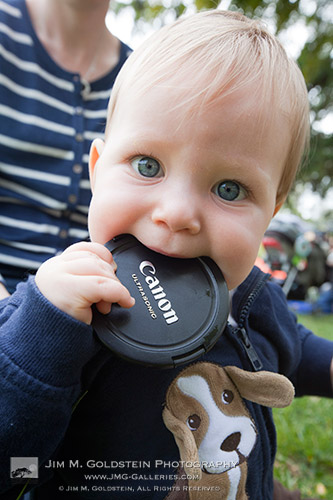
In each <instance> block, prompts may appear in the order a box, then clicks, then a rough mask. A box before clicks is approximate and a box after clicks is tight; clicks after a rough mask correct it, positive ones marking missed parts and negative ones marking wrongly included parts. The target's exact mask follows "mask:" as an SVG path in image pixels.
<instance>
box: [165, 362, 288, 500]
mask: <svg viewBox="0 0 333 500" xmlns="http://www.w3.org/2000/svg"><path fill="white" fill-rule="evenodd" d="M293 397H294V388H293V385H292V384H291V382H289V380H288V379H287V378H286V377H284V376H282V375H278V374H276V373H271V372H267V371H260V372H248V371H245V370H242V369H240V368H237V367H235V366H226V367H221V366H219V365H215V364H212V363H206V362H201V363H196V364H193V365H190V366H189V367H187V368H185V369H184V370H183V371H182V372H181V373H180V374H179V375H178V376H177V377H176V378H175V380H174V381H173V382H172V383H171V385H170V387H169V389H168V391H167V395H166V405H165V408H164V410H163V420H164V423H165V425H166V427H167V428H168V429H169V430H170V431H171V432H172V434H173V436H174V439H175V441H176V443H177V446H178V449H179V453H180V463H181V464H182V465H183V470H181V471H180V472H183V473H185V475H187V479H186V481H185V483H184V481H183V482H182V481H178V482H177V486H178V487H177V488H175V489H174V490H173V492H171V493H170V494H169V495H168V497H167V498H168V500H173V499H189V500H201V499H204V498H205V499H209V500H215V499H216V500H217V499H219V500H246V499H247V498H248V497H247V494H246V490H245V485H246V478H247V458H248V457H249V455H250V453H251V451H252V449H253V447H254V445H255V442H256V438H257V431H256V427H255V424H254V422H253V420H252V418H251V416H250V413H249V412H248V410H247V408H246V406H245V403H244V401H243V399H242V398H245V399H247V400H249V401H252V402H254V403H258V404H260V405H263V406H269V407H285V406H288V405H289V404H290V403H291V402H292V400H293ZM180 476H184V474H181V473H180ZM185 486H186V487H185Z"/></svg>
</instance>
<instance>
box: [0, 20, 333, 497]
mask: <svg viewBox="0 0 333 500" xmlns="http://www.w3.org/2000/svg"><path fill="white" fill-rule="evenodd" d="M308 136H309V119H308V100H307V91H306V86H305V83H304V79H303V77H302V75H301V72H300V71H299V69H298V67H297V66H296V64H295V63H294V62H293V61H291V60H290V59H288V57H287V55H286V53H285V51H284V49H283V48H282V46H281V45H280V43H279V42H278V40H277V39H276V38H275V37H273V36H272V35H270V34H269V32H268V31H267V30H266V28H265V27H263V26H262V25H261V24H260V23H259V22H257V21H252V20H249V19H248V18H246V17H244V16H241V15H240V14H236V13H231V12H224V11H219V10H212V11H208V12H203V13H200V14H195V15H194V16H191V17H188V18H183V19H180V20H178V21H177V22H175V23H174V24H172V25H170V26H166V27H164V28H163V29H161V30H160V31H158V32H157V33H155V34H154V35H153V36H152V37H151V38H150V39H149V40H148V41H146V42H145V43H143V44H142V46H141V47H140V48H139V49H137V50H136V51H134V53H133V54H132V55H131V56H130V57H129V59H128V60H127V62H126V63H125V65H124V67H123V69H122V70H121V72H120V73H119V76H118V78H117V80H116V83H115V86H114V88H113V91H112V96H111V100H110V105H109V112H108V123H107V128H106V134H105V142H103V141H102V140H100V139H97V140H95V141H94V143H93V144H92V148H91V156H90V177H91V186H92V192H93V197H92V202H91V206H90V212H89V232H90V237H91V242H82V243H78V244H75V245H73V246H72V247H70V248H68V249H67V250H66V251H65V252H64V253H63V254H62V255H59V256H57V257H55V258H53V259H50V260H49V261H47V262H45V263H44V264H43V265H42V266H41V267H40V269H39V270H38V272H37V275H36V277H35V280H34V279H33V278H32V277H31V278H30V279H29V280H28V282H27V283H24V284H21V285H20V286H19V287H18V289H17V291H16V292H15V293H14V294H13V296H12V297H11V298H10V299H6V300H5V301H3V302H2V303H3V306H2V310H1V317H0V319H1V325H2V326H1V336H0V338H2V343H1V344H0V346H1V352H2V353H3V356H4V360H5V361H6V363H7V364H6V370H7V371H8V377H9V374H10V377H11V378H10V379H9V378H7V382H3V384H4V388H3V391H4V392H2V394H5V395H6V399H5V400H4V403H3V405H2V406H1V407H2V408H7V410H8V411H7V416H6V422H7V427H6V431H7V433H5V432H4V431H3V429H4V425H5V424H4V423H3V424H1V426H2V433H1V436H0V437H1V442H2V443H5V445H4V449H5V454H6V457H7V459H8V457H10V456H38V457H39V461H40V464H41V466H40V471H39V475H40V484H39V486H38V487H37V491H38V499H45V500H46V499H47V500H49V499H53V498H55V499H61V498H64V499H67V498H72V497H73V498H74V496H75V498H88V499H90V498H91V499H92V498H98V500H99V499H103V498H117V499H118V498H137V499H141V498H142V499H143V498H150V499H162V498H165V497H166V496H167V495H168V499H173V498H179V499H181V498H191V499H201V498H205V499H206V498H207V499H215V498H216V499H217V498H218V499H228V500H232V499H234V500H236V498H237V499H245V498H249V499H252V500H268V499H272V498H273V479H272V475H273V462H274V454H275V449H276V443H275V433H274V424H273V420H272V414H271V410H270V408H268V407H269V406H283V405H285V404H289V403H290V387H291V384H290V382H289V381H288V380H287V378H289V379H290V380H291V381H292V382H293V384H294V385H295V387H296V393H297V394H298V395H303V394H318V395H322V396H330V395H331V394H332V389H331V385H330V371H329V370H330V363H331V358H332V354H333V344H332V343H330V342H328V341H326V340H323V339H320V338H317V337H315V336H314V335H313V334H312V333H311V332H309V331H308V330H306V329H305V328H304V327H302V326H301V325H297V323H296V320H295V318H294V316H293V315H292V314H291V313H289V311H288V308H287V304H286V301H285V298H284V296H283V293H282V292H281V290H280V288H279V287H278V286H276V285H274V284H272V283H269V282H268V280H267V276H266V275H263V274H262V273H261V272H260V271H259V270H258V269H257V268H254V269H253V264H254V261H255V258H256V256H257V252H258V249H259V245H260V242H261V240H262V237H263V235H264V232H265V230H266V228H267V226H268V224H269V222H270V220H271V218H272V217H273V216H274V214H275V213H276V212H277V211H278V210H279V209H280V207H281V206H282V204H283V202H284V200H285V198H286V196H287V194H288V192H289V189H290V187H291V185H292V182H293V180H294V178H295V175H296V172H297V169H298V167H299V165H300V163H301V160H302V157H303V155H304V152H305V150H306V148H307V143H308ZM121 234H131V235H133V236H135V237H136V238H137V239H138V240H139V241H140V242H141V243H143V244H144V245H145V246H147V247H148V248H150V249H152V250H154V251H156V252H159V253H162V254H165V255H168V256H170V257H177V258H192V257H199V256H208V257H210V258H211V259H213V260H214V261H215V262H216V264H217V265H218V266H219V268H220V269H221V271H222V273H223V275H224V278H225V280H226V282H227V285H228V288H229V289H230V290H234V292H233V304H232V316H233V322H234V323H235V324H236V325H237V326H234V327H232V326H231V325H228V326H227V328H226V330H225V332H224V334H223V335H222V337H221V338H220V340H219V341H218V342H217V343H216V345H215V346H214V348H213V349H212V350H211V351H210V352H209V353H206V354H205V355H203V356H202V357H201V358H200V359H199V361H198V362H197V363H194V364H192V365H191V366H185V367H183V368H184V369H183V371H181V370H182V368H175V369H172V370H159V369H157V368H149V367H144V366H139V365H135V364H131V363H128V362H127V361H124V360H122V359H120V358H118V357H117V356H115V355H113V354H112V353H111V352H109V351H108V350H107V349H106V348H105V347H103V346H102V345H101V344H100V343H99V342H98V340H97V339H96V338H95V336H94V335H93V329H92V327H91V321H92V309H91V307H92V305H93V304H96V307H97V309H98V310H99V311H100V312H102V313H108V312H110V310H111V307H112V304H113V303H118V304H119V305H120V306H122V307H126V308H130V307H131V306H133V304H134V298H133V297H131V296H130V294H129V292H128V290H127V289H126V288H125V287H124V286H123V284H122V283H121V282H120V281H119V280H118V279H117V275H116V263H115V262H114V260H113V257H112V255H111V254H110V252H109V251H108V250H107V249H106V248H105V247H104V244H105V243H106V242H108V241H109V240H110V239H112V238H113V237H115V236H117V235H121ZM37 312H38V314H37ZM37 316H38V317H37ZM138 329H140V325H138ZM240 332H246V336H247V337H248V338H249V339H250V340H251V343H252V345H253V346H254V348H255V350H256V353H257V355H258V356H259V358H260V361H261V363H262V366H263V370H262V371H260V372H258V373H252V372H253V367H252V366H251V363H250V360H249V358H248V356H247V351H246V349H245V348H244V342H243V341H242V340H241V338H240ZM8 360H10V362H9V361H8ZM5 361H3V362H4V363H5ZM278 374H282V375H284V377H282V375H278ZM9 380H10V381H11V382H9ZM14 382H15V383H14ZM10 383H11V384H12V386H13V387H11V390H10V391H9V388H8V387H9V386H8V384H10ZM86 391H88V392H86ZM83 394H85V396H84V398H83V399H82V400H80V403H79V404H78V405H77V407H76V409H75V411H74V413H72V407H73V405H74V404H75V402H76V401H77V400H78V399H79V397H80V395H81V397H82V395H83ZM236 394H237V397H236ZM241 396H242V397H243V398H244V399H243V400H242V398H241ZM2 397H3V398H4V396H2ZM245 400H246V401H245ZM165 401H166V402H167V403H166V407H165V411H164V412H163V418H164V420H163V418H162V408H163V405H164V404H165ZM233 405H234V406H233ZM166 412H167V413H166ZM8 419H10V421H11V422H14V424H13V426H12V427H10V432H8ZM22 419H24V429H25V432H24V435H23V434H22V435H20V433H19V432H18V429H19V428H20V427H19V426H20V423H21V425H22ZM170 419H173V420H172V422H173V423H172V422H171V420H170ZM1 421H2V422H4V419H1ZM27 422H29V424H28V423H27ZM175 422H176V423H177V424H176V425H174V423H175ZM214 422H215V423H214ZM212 425H214V429H215V430H212ZM229 428H230V432H229V433H227V434H225V433H226V432H227V430H228V429H229ZM177 429H178V430H177ZM179 429H184V432H185V429H187V431H186V432H187V433H188V434H186V432H185V434H184V435H183V434H179V432H180V431H179ZM188 429H189V430H188ZM0 430H1V429H0ZM170 430H171V432H170ZM220 431H221V437H219V432H220ZM172 434H173V435H172ZM222 434H223V437H222ZM2 435H4V436H5V437H2ZM182 436H183V437H182ZM184 436H185V437H184ZM186 436H187V437H186ZM216 442H218V446H217V447H216ZM190 450H191V451H190ZM193 450H194V451H193ZM192 452H193V453H192ZM13 454H14V455H13ZM184 457H187V459H186V460H187V461H186V463H185V461H184ZM188 457H190V458H188ZM191 457H192V458H191ZM210 457H211V458H210ZM4 460H5V462H4V463H5V465H4V467H7V465H6V459H4ZM191 460H192V461H193V463H192V466H193V470H195V471H196V472H198V470H199V475H200V477H201V480H200V486H198V487H195V479H194V480H193V478H191V477H190V475H189V471H191V463H188V462H191ZM58 463H63V464H64V466H63V467H62V468H61V470H60V471H59V470H58V468H57V465H56V464H58ZM73 464H74V465H73ZM96 468H98V474H100V476H96V479H95V480H94V481H93V482H88V480H89V479H87V478H88V476H87V473H88V474H89V473H94V474H96ZM6 470H7V469H6ZM184 471H186V473H184ZM84 474H86V475H84ZM103 474H104V475H105V474H107V478H108V479H105V477H106V476H104V479H103ZM202 478H203V479H202ZM6 480H7V484H6ZM193 481H194V483H193ZM202 481H203V482H202ZM4 483H5V489H6V488H9V487H10V485H8V479H7V478H6V475H4ZM74 484H75V485H81V486H82V489H81V491H82V493H81V494H80V493H78V492H77V490H76V491H75V492H74V493H73V490H71V489H70V488H69V489H68V487H67V486H66V485H74ZM198 484H199V483H198ZM63 485H65V487H64V486H63ZM93 487H96V488H97V489H94V488H93ZM59 488H60V490H59ZM61 488H62V489H61ZM66 488H67V491H66ZM205 488H206V489H205ZM64 490H65V491H64ZM96 491H98V493H96ZM112 491H113V492H116V493H113V494H112ZM72 495H74V496H72ZM80 495H81V496H80ZM112 495H113V496H112Z"/></svg>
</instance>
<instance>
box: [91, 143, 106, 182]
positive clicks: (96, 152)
mask: <svg viewBox="0 0 333 500" xmlns="http://www.w3.org/2000/svg"><path fill="white" fill-rule="evenodd" d="M103 149H104V141H102V139H94V141H93V143H92V145H91V147H90V153H89V176H90V184H91V189H92V190H93V188H94V184H95V166H96V163H97V160H98V158H99V157H100V156H101V154H102V152H103Z"/></svg>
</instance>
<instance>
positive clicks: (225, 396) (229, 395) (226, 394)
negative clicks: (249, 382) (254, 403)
mask: <svg viewBox="0 0 333 500" xmlns="http://www.w3.org/2000/svg"><path fill="white" fill-rule="evenodd" d="M233 399H234V393H233V392H232V391H228V390H227V389H226V390H225V391H223V392H222V401H223V403H224V404H225V405H230V403H231V402H232V400H233Z"/></svg>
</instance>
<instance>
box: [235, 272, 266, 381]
mask: <svg viewBox="0 0 333 500" xmlns="http://www.w3.org/2000/svg"><path fill="white" fill-rule="evenodd" d="M268 278H269V275H267V274H265V275H263V276H261V277H260V279H259V280H258V282H257V284H256V286H255V287H254V289H253V290H252V291H251V293H250V295H249V296H248V298H247V300H246V302H245V305H244V306H243V307H242V309H241V312H240V315H239V322H238V326H237V327H234V328H233V330H232V333H233V334H234V335H235V336H236V337H237V338H238V340H239V341H240V342H241V344H242V346H243V349H244V351H245V353H246V355H247V358H248V360H249V361H250V363H251V366H252V368H253V369H254V371H256V372H257V371H259V370H261V369H262V368H263V364H262V362H261V359H260V358H259V356H258V354H257V351H256V350H255V348H254V347H253V345H252V343H251V341H250V339H249V336H248V334H247V331H246V329H245V326H244V325H245V321H246V319H247V318H248V316H249V314H250V309H251V307H252V304H253V302H254V301H255V300H256V298H257V296H258V295H259V293H260V292H261V290H262V288H263V287H264V285H265V284H266V281H267V279H268Z"/></svg>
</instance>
